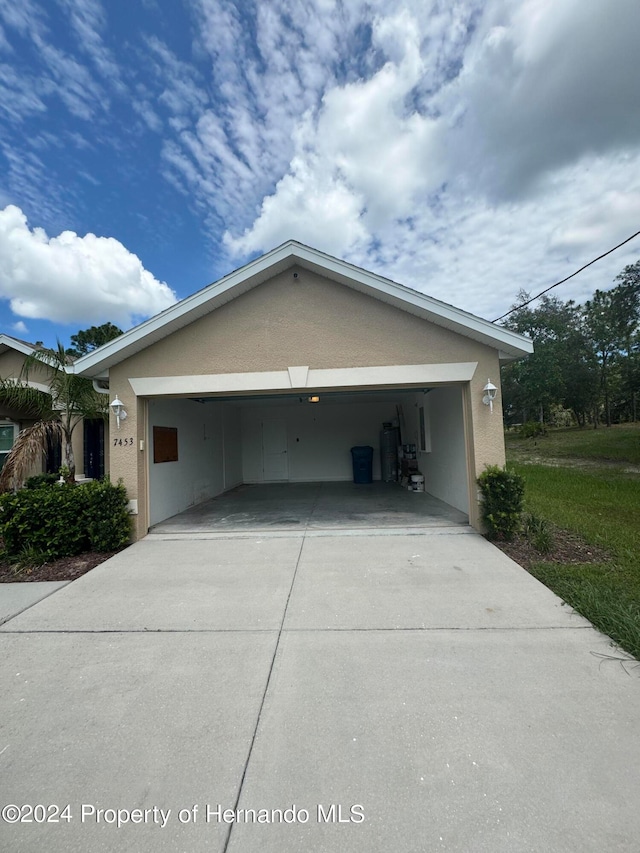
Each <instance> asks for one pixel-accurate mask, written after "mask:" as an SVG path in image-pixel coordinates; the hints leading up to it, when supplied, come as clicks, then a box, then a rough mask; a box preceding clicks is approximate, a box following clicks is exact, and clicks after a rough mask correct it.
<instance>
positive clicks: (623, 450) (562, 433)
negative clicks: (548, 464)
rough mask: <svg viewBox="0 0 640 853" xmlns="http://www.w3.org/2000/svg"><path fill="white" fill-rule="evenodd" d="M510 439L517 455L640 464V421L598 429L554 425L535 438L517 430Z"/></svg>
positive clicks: (507, 438) (510, 433)
mask: <svg viewBox="0 0 640 853" xmlns="http://www.w3.org/2000/svg"><path fill="white" fill-rule="evenodd" d="M506 441H507V450H510V449H511V450H512V451H513V453H514V455H516V456H517V455H518V454H519V453H526V454H530V453H534V452H535V453H539V454H540V455H543V456H547V457H556V458H558V457H559V458H562V457H566V456H573V457H575V458H577V459H590V460H592V461H598V460H604V461H612V462H628V463H629V464H631V465H640V424H632V425H628V424H625V425H624V426H612V427H599V428H598V429H575V428H574V429H552V430H549V432H548V433H547V434H546V435H541V436H538V437H537V438H535V439H530V438H528V439H523V438H520V437H519V435H518V434H517V432H516V431H513V432H508V433H507V434H506Z"/></svg>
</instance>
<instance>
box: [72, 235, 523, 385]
mask: <svg viewBox="0 0 640 853" xmlns="http://www.w3.org/2000/svg"><path fill="white" fill-rule="evenodd" d="M293 263H299V264H300V265H301V266H302V267H304V268H308V269H310V270H311V271H314V272H318V273H320V274H323V275H327V274H329V275H331V276H332V277H333V278H334V279H336V280H338V281H341V282H342V283H344V284H346V285H348V286H350V287H355V289H358V290H361V291H363V292H368V293H369V294H371V295H373V296H375V297H376V298H378V299H380V298H383V301H386V302H388V303H389V304H392V305H395V306H396V307H398V308H401V309H403V310H412V313H415V314H417V315H418V316H422V317H423V318H424V319H426V320H430V321H431V322H434V323H436V324H437V325H440V326H443V327H445V328H449V329H451V330H452V331H454V332H457V333H458V334H463V335H465V336H466V337H471V338H473V339H474V340H477V341H479V342H481V343H484V344H486V345H487V346H490V347H493V348H494V349H500V350H502V351H503V352H504V353H505V354H507V355H508V357H509V358H522V357H523V356H526V355H529V353H531V352H533V345H532V343H531V341H530V340H529V339H528V338H525V337H524V336H522V335H519V334H517V333H515V332H511V331H510V330H508V329H505V328H503V327H502V326H496V325H495V324H494V323H491V322H490V321H488V320H483V319H482V318H480V317H476V316H475V315H473V314H469V313H468V312H466V311H463V310H462V309H460V308H455V307H454V306H453V305H448V304H447V303H445V302H440V301H439V300H436V299H434V298H433V297H430V296H427V295H425V294H423V293H420V292H418V291H416V290H412V289H411V288H408V287H405V286H404V285H401V284H397V283H396V282H394V281H392V280H391V279H388V278H384V277H383V276H380V275H377V274H376V273H370V272H368V271H366V270H363V269H362V268H360V267H356V266H354V265H353V264H350V263H348V262H347V261H342V260H339V259H338V258H334V257H332V256H331V255H327V254H325V253H324V252H320V251H318V250H317V249H312V248H310V247H309V246H305V245H303V244H302V243H297V242H296V241H294V240H289V241H288V242H286V243H283V244H282V245H281V246H278V247H277V248H275V249H272V250H271V251H270V252H267V253H266V254H265V255H262V256H261V257H259V258H256V259H255V260H253V261H250V262H249V263H248V264H245V265H244V266H243V267H240V269H237V270H235V271H233V272H231V273H229V274H228V275H226V276H223V278H221V279H220V280H219V281H217V282H214V283H213V284H210V285H208V286H207V287H205V288H203V289H202V290H199V291H197V292H196V293H194V294H192V295H191V296H187V297H186V298H185V299H183V300H181V301H180V302H177V303H176V304H175V305H172V306H171V307H170V308H167V309H166V310H165V311H163V312H161V313H160V314H157V315H156V316H155V317H151V318H150V319H149V320H146V321H145V322H144V323H141V324H140V325H139V326H136V327H135V328H133V329H130V330H129V331H128V332H125V333H124V334H123V335H121V336H119V337H118V338H115V339H114V340H113V341H109V342H108V343H106V344H104V345H103V346H101V347H99V348H98V349H96V350H94V351H93V352H91V353H88V354H87V355H85V356H82V357H81V358H79V359H78V360H77V361H76V362H75V364H74V366H73V370H74V372H75V373H77V374H79V375H81V376H91V377H94V378H98V377H101V378H105V377H106V376H107V375H108V371H109V368H110V367H113V366H114V365H116V364H118V363H119V362H121V361H123V360H124V359H126V358H128V357H129V356H131V355H134V354H135V353H136V352H139V351H140V350H142V349H144V348H145V347H146V346H148V345H150V344H152V343H155V342H156V341H158V340H160V339H162V338H163V337H165V336H166V335H167V334H170V333H172V332H174V331H177V330H178V329H180V328H182V327H183V326H186V325H188V324H189V323H190V322H193V321H194V320H195V319H197V318H198V317H199V316H203V315H204V314H206V313H208V311H210V310H212V308H213V307H219V306H220V305H223V304H224V303H225V302H227V301H229V300H231V299H232V298H235V296H238V295H240V294H242V293H245V292H246V291H248V290H250V289H251V288H253V287H255V286H257V285H258V284H260V283H261V282H263V281H265V280H266V279H267V278H270V277H272V276H273V275H277V274H278V273H279V272H282V271H283V270H285V269H287V268H288V267H290V266H291V265H292V264H293ZM211 302H215V303H216V304H215V306H210V303H211ZM207 306H208V307H207Z"/></svg>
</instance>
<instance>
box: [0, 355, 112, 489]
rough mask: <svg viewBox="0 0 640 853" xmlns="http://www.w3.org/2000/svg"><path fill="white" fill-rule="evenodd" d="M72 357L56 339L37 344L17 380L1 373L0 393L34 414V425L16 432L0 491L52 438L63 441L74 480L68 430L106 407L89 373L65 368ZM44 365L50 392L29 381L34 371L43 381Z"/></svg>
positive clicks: (17, 480)
mask: <svg viewBox="0 0 640 853" xmlns="http://www.w3.org/2000/svg"><path fill="white" fill-rule="evenodd" d="M71 363H72V360H71V359H70V358H69V356H68V355H67V354H66V353H65V349H64V347H63V345H62V344H61V343H60V341H58V346H57V348H56V349H38V350H35V351H34V352H33V353H31V354H30V355H29V356H27V358H26V359H25V361H24V365H23V367H22V371H21V373H20V376H19V378H18V379H17V380H16V379H0V399H2V401H3V402H4V403H5V404H6V405H7V406H9V407H11V408H13V409H20V410H22V411H26V412H28V413H29V415H31V416H32V417H34V418H36V419H37V420H36V423H34V424H33V426H30V427H27V428H26V429H24V430H22V431H21V432H20V434H19V436H18V438H17V440H16V442H15V444H14V445H13V447H12V449H11V451H10V452H9V453H8V455H7V458H6V461H5V463H4V466H3V468H2V472H1V473H0V491H7V490H9V489H15V488H18V487H19V486H20V485H21V483H22V482H23V480H24V479H25V476H26V474H27V472H28V471H29V469H30V468H31V466H32V465H33V463H34V462H35V461H36V460H37V459H38V458H42V457H44V456H45V455H46V452H47V445H48V443H49V442H50V441H51V440H54V441H59V442H60V443H61V444H62V464H63V466H64V467H66V468H67V469H68V474H67V475H66V480H67V482H69V483H73V482H74V479H75V473H76V463H75V459H74V456H73V446H72V443H71V442H72V437H73V432H74V430H75V428H76V427H77V426H78V424H79V423H81V422H82V421H83V420H84V419H85V418H106V417H107V412H108V410H107V407H106V405H105V398H104V396H103V395H102V394H99V393H98V392H97V391H96V390H95V389H94V387H93V384H92V382H91V380H90V379H85V378H83V377H81V376H76V375H75V374H74V373H71V372H69V371H68V370H67V368H69V367H70V365H71ZM43 371H44V372H45V374H46V380H45V381H46V384H47V385H48V387H49V393H45V392H43V391H40V390H38V389H37V388H34V387H32V386H31V385H30V384H29V377H30V376H33V375H34V373H36V374H37V379H39V380H40V381H42V373H43Z"/></svg>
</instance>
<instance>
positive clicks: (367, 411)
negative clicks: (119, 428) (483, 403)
mask: <svg viewBox="0 0 640 853" xmlns="http://www.w3.org/2000/svg"><path fill="white" fill-rule="evenodd" d="M148 422H149V435H150V441H149V443H148V453H149V463H148V469H149V487H150V488H149V504H150V519H151V526H152V528H154V527H157V526H158V525H159V524H162V522H164V521H165V520H166V519H169V518H172V517H173V516H176V515H178V514H179V513H182V514H183V516H182V517H183V518H185V519H187V518H188V519H190V520H195V519H200V520H201V521H202V520H204V519H205V518H207V517H208V518H209V519H210V522H211V523H214V520H216V519H217V522H218V524H219V525H222V526H223V527H224V526H228V525H229V523H230V520H229V519H228V518H227V514H229V513H231V514H234V517H235V519H236V520H240V516H241V514H242V513H243V511H244V510H243V507H242V505H243V504H245V505H247V509H246V512H247V513H248V514H249V515H250V516H252V517H253V521H254V523H256V524H257V525H258V527H261V526H264V525H263V524H262V522H261V521H260V519H259V518H258V517H257V516H256V514H255V512H254V510H262V511H263V512H267V513H268V514H269V515H270V516H271V521H270V522H266V523H267V526H268V524H269V523H275V522H276V521H277V520H278V519H280V523H282V524H284V526H285V527H289V526H291V524H300V523H307V522H309V523H311V524H312V526H321V525H322V524H325V525H328V526H329V527H335V526H336V525H340V523H341V522H340V519H341V518H342V519H352V520H354V521H355V520H357V521H358V522H359V526H363V525H364V526H368V527H375V526H376V525H377V524H379V525H380V526H382V527H385V526H389V525H393V526H399V525H400V526H401V525H402V524H403V523H405V522H406V523H408V524H409V526H413V525H416V524H430V523H432V522H435V523H438V519H441V518H442V517H443V516H446V515H447V512H449V513H450V516H451V518H452V519H453V523H459V522H461V521H465V522H468V512H469V488H468V472H467V462H466V460H467V450H466V446H465V426H464V416H463V404H462V389H461V387H456V386H451V387H444V388H432V389H395V390H393V389H391V390H389V389H387V390H378V391H371V390H367V391H360V392H357V391H353V390H352V391H349V392H341V393H337V392H334V393H322V392H319V393H318V394H317V395H311V396H310V395H307V394H305V395H300V394H296V395H291V394H289V395H269V396H237V397H232V398H228V397H227V398H223V399H221V398H219V397H218V398H216V397H208V398H197V399H194V398H191V399H153V400H150V401H149V403H148ZM385 423H387V424H392V425H393V426H394V428H395V431H394V432H393V435H394V436H396V437H397V442H400V443H407V444H412V445H413V446H414V447H415V448H416V455H417V456H419V459H418V460H416V469H417V468H418V466H419V471H420V472H421V473H422V474H423V475H424V477H425V483H426V492H427V493H428V494H426V495H425V494H413V493H408V492H406V490H403V489H401V487H400V484H399V482H397V481H396V478H397V479H398V480H399V478H400V462H399V461H397V469H396V470H397V473H396V472H395V471H394V473H393V481H391V482H384V481H385V479H386V476H385V471H384V470H383V464H382V459H381V456H382V454H381V441H382V438H381V434H382V430H383V425H384V424H385ZM167 425H170V427H169V428H171V429H174V430H175V432H176V436H177V439H176V440H177V448H176V457H177V458H176V459H175V460H173V461H171V462H168V463H167V462H164V461H157V456H156V454H157V446H156V437H157V430H166V429H167ZM354 446H369V447H372V448H373V463H372V477H373V480H374V483H373V484H370V485H361V484H360V485H358V486H357V487H355V488H354V484H353V483H352V480H353V470H352V456H351V452H350V451H351V448H352V447H354ZM420 450H422V452H419V451H420ZM395 451H396V447H395V446H394V447H393V452H394V454H395ZM249 485H250V486H254V487H256V486H261V487H263V488H261V489H258V488H252V489H246V488H238V487H246V486H249ZM267 485H271V486H280V488H273V489H269V488H266V486H267ZM285 486H288V487H289V488H285ZM218 495H220V496H221V498H220V499H219V500H211V498H214V497H215V496H218ZM256 501H257V502H258V504H257V506H253V504H255V503H256ZM249 504H252V506H249ZM185 510H187V512H186V513H184V511H185ZM227 511H228V512H227ZM309 511H312V514H313V518H311V517H310V515H309ZM394 514H395V517H394ZM287 519H289V521H288V520H287ZM291 519H293V521H292V520H291Z"/></svg>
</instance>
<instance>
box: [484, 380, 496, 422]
mask: <svg viewBox="0 0 640 853" xmlns="http://www.w3.org/2000/svg"><path fill="white" fill-rule="evenodd" d="M482 391H483V393H484V396H483V398H482V402H483V403H484V404H485V406H489V411H490V412H491V414H493V401H494V400H495V399H496V394H497V393H498V389H497V388H496V386H495V385H494V384H493V382H492V381H491V380H490V379H487V384H486V385H485V386H484V388H483V389H482Z"/></svg>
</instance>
